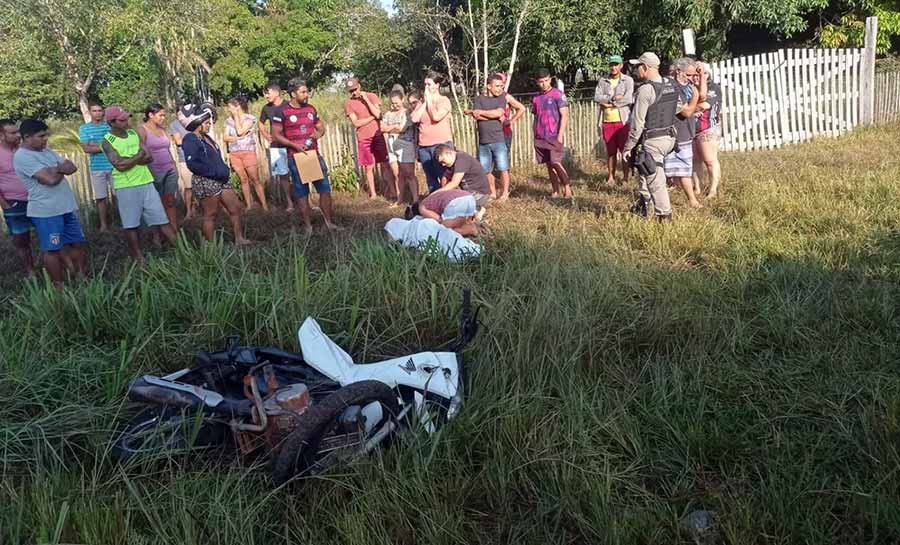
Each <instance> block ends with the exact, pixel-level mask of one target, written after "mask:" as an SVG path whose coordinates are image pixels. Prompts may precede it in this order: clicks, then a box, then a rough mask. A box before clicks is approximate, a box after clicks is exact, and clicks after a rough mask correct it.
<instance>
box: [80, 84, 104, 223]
mask: <svg viewBox="0 0 900 545" xmlns="http://www.w3.org/2000/svg"><path fill="white" fill-rule="evenodd" d="M88 109H89V111H90V113H91V120H90V121H89V122H87V123H85V124H84V125H82V126H81V127H79V128H78V141H79V142H80V143H81V149H82V150H84V152H85V153H87V154H88V156H89V157H90V158H91V189H93V191H94V202H95V203H97V214H98V215H99V216H100V231H101V232H105V231H107V230H108V229H109V223H108V221H107V219H106V218H107V216H108V215H109V204H108V203H109V198H110V197H112V165H111V164H109V161H107V160H106V156H105V155H103V150H102V149H100V144H101V142H103V137H104V136H106V133H108V132H109V125H107V124H106V122H105V121H104V120H103V106H101V105H100V103H99V102H90V103H88Z"/></svg>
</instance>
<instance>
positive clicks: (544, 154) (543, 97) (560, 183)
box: [531, 68, 572, 198]
mask: <svg viewBox="0 0 900 545" xmlns="http://www.w3.org/2000/svg"><path fill="white" fill-rule="evenodd" d="M534 80H535V83H536V84H537V86H538V89H539V90H540V91H541V92H540V94H539V95H537V96H536V97H534V98H533V99H531V113H533V114H534V151H535V154H536V155H537V161H538V163H541V164H544V165H547V176H549V178H550V184H551V186H552V187H553V193H552V195H551V197H559V196H560V187H561V188H562V191H563V194H562V196H564V197H566V198H572V184H571V182H570V181H569V173H568V172H566V169H565V167H563V164H562V160H563V154H564V152H565V134H566V128H567V127H568V126H569V103H568V102H566V97H565V95H563V93H562V91H560V90H559V89H557V88H556V87H553V85H552V83H551V78H550V71H549V70H547V69H546V68H541V69H540V70H538V72H537V74H536V75H535V78H534Z"/></svg>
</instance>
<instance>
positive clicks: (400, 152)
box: [381, 91, 419, 204]
mask: <svg viewBox="0 0 900 545" xmlns="http://www.w3.org/2000/svg"><path fill="white" fill-rule="evenodd" d="M381 132H382V133H384V137H385V138H386V139H387V148H388V159H389V160H390V163H391V170H393V171H394V179H395V180H396V181H397V182H396V183H397V186H398V187H397V202H398V203H401V202H405V203H409V204H412V203H414V202H416V201H418V200H419V180H418V179H417V178H416V126H415V125H413V122H412V121H411V120H410V119H409V110H408V109H407V108H406V104H404V100H403V92H402V91H392V92H391V109H390V110H389V111H387V112H385V113H384V115H382V116H381Z"/></svg>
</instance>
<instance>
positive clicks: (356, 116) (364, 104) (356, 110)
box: [344, 78, 396, 199]
mask: <svg viewBox="0 0 900 545" xmlns="http://www.w3.org/2000/svg"><path fill="white" fill-rule="evenodd" d="M347 92H349V93H350V98H348V99H347V101H346V102H344V112H345V113H346V114H347V118H348V119H350V122H351V123H353V126H354V127H356V146H357V157H358V159H359V164H360V166H362V167H363V168H364V169H365V171H366V189H367V190H368V192H369V198H370V199H374V198H375V163H378V164H379V165H380V169H379V170H380V171H381V178H382V179H383V180H385V181H387V182H388V184H387V187H393V186H394V183H393V181H394V180H393V177H394V176H393V173H392V172H391V169H390V168H386V167H387V166H388V152H387V144H386V143H385V141H384V135H383V134H381V128H380V126H379V124H378V122H379V121H380V120H381V99H379V98H378V95H376V94H375V93H369V92H367V91H363V90H362V88H361V87H360V85H359V80H358V79H356V78H350V79H348V80H347ZM394 197H396V195H394Z"/></svg>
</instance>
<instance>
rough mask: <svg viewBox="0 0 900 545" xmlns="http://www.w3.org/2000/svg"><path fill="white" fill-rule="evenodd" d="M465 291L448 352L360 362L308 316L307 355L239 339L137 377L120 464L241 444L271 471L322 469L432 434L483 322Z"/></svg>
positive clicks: (115, 449)
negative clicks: (403, 437)
mask: <svg viewBox="0 0 900 545" xmlns="http://www.w3.org/2000/svg"><path fill="white" fill-rule="evenodd" d="M478 314H479V309H477V308H476V309H475V310H474V311H473V309H472V305H471V302H470V293H469V291H468V290H465V291H464V292H463V304H462V310H461V312H460V316H459V325H458V332H457V336H456V338H455V339H454V340H453V341H452V342H451V343H450V344H449V346H448V347H447V349H445V350H443V351H427V352H419V353H417V354H412V355H409V356H403V357H399V358H394V359H390V360H387V361H382V362H378V363H369V364H356V363H354V362H353V359H352V358H351V357H350V356H349V355H348V354H347V353H346V352H345V351H344V350H342V349H341V348H340V347H339V346H338V345H337V344H335V343H334V342H333V341H332V340H331V339H329V338H328V336H326V335H325V333H323V331H322V329H321V328H320V327H319V324H318V323H317V322H316V321H315V320H314V319H312V318H307V319H306V320H305V321H304V322H303V324H302V325H301V326H300V329H299V331H298V338H299V341H300V349H301V353H300V354H295V353H291V352H287V351H284V350H281V349H278V348H266V347H253V346H238V343H237V339H236V338H230V339H229V345H228V347H227V348H226V349H225V350H222V351H219V352H214V353H207V352H200V353H199V354H197V356H196V360H195V363H196V365H195V366H194V367H192V368H190V369H183V370H180V371H177V372H175V373H172V374H169V375H166V376H162V377H157V376H152V375H144V376H142V377H139V378H138V379H136V380H134V381H133V382H132V383H131V385H130V388H129V391H128V399H129V400H131V401H133V402H135V403H137V404H139V405H142V406H144V407H145V409H144V410H143V411H141V412H140V413H138V414H137V416H135V418H134V419H133V420H132V421H131V422H130V423H129V424H128V426H127V427H125V428H124V429H123V430H122V431H121V432H120V433H119V434H118V435H117V437H116V438H115V439H114V442H113V445H112V454H113V456H114V457H115V458H116V459H118V460H120V461H127V460H131V459H142V458H149V457H153V456H168V455H171V454H172V453H176V452H183V451H186V450H193V449H203V448H215V447H221V446H226V445H229V444H234V445H236V446H237V448H238V449H239V450H240V451H241V452H243V453H245V454H250V453H255V452H262V453H264V454H266V455H268V456H270V457H271V458H272V477H273V480H274V482H275V484H276V485H282V484H284V483H286V482H288V481H290V480H291V479H293V478H294V477H299V476H309V475H315V474H321V473H322V472H324V471H326V470H328V469H329V468H332V467H335V466H337V465H345V464H348V463H351V462H353V461H354V460H357V459H359V458H361V457H364V456H365V455H367V454H369V453H371V452H373V451H374V450H375V449H377V448H379V447H380V446H382V445H384V444H386V441H387V440H388V439H390V438H391V437H393V436H394V435H395V434H396V433H397V432H398V431H400V430H401V429H402V428H404V427H406V426H408V425H410V423H413V422H417V423H418V424H419V425H421V426H424V428H425V429H426V430H427V431H428V432H433V431H434V430H435V429H436V427H437V426H438V425H440V423H441V422H442V421H444V420H449V419H451V418H453V417H454V416H456V415H457V414H458V412H459V410H460V408H461V406H462V403H463V358H462V350H463V348H465V346H466V345H467V344H468V343H469V342H470V341H471V340H472V339H473V338H474V337H475V335H476V334H477V332H478V328H479V321H478Z"/></svg>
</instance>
